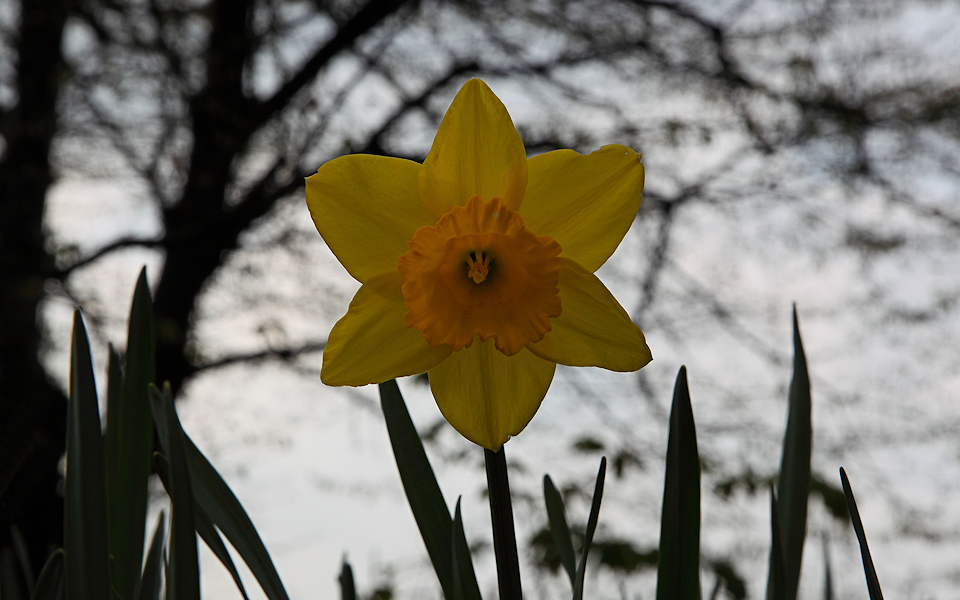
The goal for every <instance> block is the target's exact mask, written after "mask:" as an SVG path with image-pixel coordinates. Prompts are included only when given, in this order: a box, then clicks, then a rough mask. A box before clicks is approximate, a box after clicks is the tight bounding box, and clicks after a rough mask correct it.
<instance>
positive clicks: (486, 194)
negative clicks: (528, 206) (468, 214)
mask: <svg viewBox="0 0 960 600" xmlns="http://www.w3.org/2000/svg"><path fill="white" fill-rule="evenodd" d="M526 187H527V155H526V151H525V150H524V149H523V142H522V141H520V134H518V133H517V129H516V128H515V127H514V126H513V121H511V120H510V115H509V114H507V109H506V108H504V106H503V103H502V102H500V99H499V98H497V97H496V96H495V95H494V93H493V92H492V91H490V88H488V87H487V84H485V83H483V82H482V81H480V80H479V79H471V80H470V81H468V82H466V83H465V84H463V87H462V88H460V92H459V93H458V94H457V96H456V98H454V99H453V103H452V104H451V105H450V108H449V109H447V114H446V115H445V116H444V117H443V121H442V122H441V123H440V129H439V130H438V131H437V137H435V138H434V140H433V147H432V148H431V149H430V153H429V154H428V155H427V159H426V160H425V161H424V162H423V168H422V169H421V170H420V198H421V200H422V201H423V204H424V205H425V206H426V207H427V209H429V210H430V212H432V213H433V215H434V217H436V218H437V219H439V218H440V217H441V216H443V215H444V214H446V213H447V212H449V211H450V209H451V208H453V207H454V206H464V205H465V204H466V203H467V200H469V199H470V198H471V197H473V196H477V195H479V196H480V197H481V198H482V199H483V200H484V201H489V200H492V199H493V198H501V199H502V200H503V202H504V204H506V205H507V207H509V208H511V209H513V210H517V208H518V207H519V206H520V203H521V202H522V201H523V193H524V190H525V189H526Z"/></svg>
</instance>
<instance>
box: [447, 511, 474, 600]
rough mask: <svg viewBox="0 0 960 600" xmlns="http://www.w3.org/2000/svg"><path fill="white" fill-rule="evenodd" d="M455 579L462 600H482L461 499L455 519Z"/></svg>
mask: <svg viewBox="0 0 960 600" xmlns="http://www.w3.org/2000/svg"><path fill="white" fill-rule="evenodd" d="M452 548H453V577H454V580H455V583H456V587H455V588H454V589H455V590H456V591H458V592H459V593H460V596H459V597H460V598H462V600H481V596H480V586H479V585H478V584H477V575H476V572H475V571H474V568H473V557H472V556H471V555H470V546H469V545H468V544H467V535H466V533H465V532H464V531H463V519H462V518H461V516H460V499H459V498H457V508H456V510H455V511H454V517H453V546H452Z"/></svg>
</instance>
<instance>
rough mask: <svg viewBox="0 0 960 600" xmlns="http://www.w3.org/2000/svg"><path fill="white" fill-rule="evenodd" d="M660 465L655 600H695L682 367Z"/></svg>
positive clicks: (689, 443)
mask: <svg viewBox="0 0 960 600" xmlns="http://www.w3.org/2000/svg"><path fill="white" fill-rule="evenodd" d="M666 463H667V466H666V473H665V475H664V487H663V512H662V515H661V519H660V554H659V557H660V558H659V564H658V565H657V600H699V599H700V593H701V592H700V456H699V453H698V450H697V432H696V427H695V424H694V421H693V408H692V406H691V405H690V391H689V388H688V386H687V369H686V367H680V372H679V373H678V374H677V382H676V386H675V387H674V390H673V407H672V408H671V410H670V433H669V435H668V439H667V459H666Z"/></svg>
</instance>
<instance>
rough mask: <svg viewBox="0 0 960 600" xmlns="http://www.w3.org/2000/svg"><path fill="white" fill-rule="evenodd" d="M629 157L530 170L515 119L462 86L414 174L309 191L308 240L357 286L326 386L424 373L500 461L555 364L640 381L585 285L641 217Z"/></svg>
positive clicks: (628, 343) (590, 285)
mask: <svg viewBox="0 0 960 600" xmlns="http://www.w3.org/2000/svg"><path fill="white" fill-rule="evenodd" d="M642 191H643V165H642V164H641V163H640V157H639V156H638V155H637V154H636V153H635V152H634V151H633V150H630V149H629V148H626V147H624V146H604V147H603V148H601V149H600V150H598V151H596V152H594V153H592V154H590V155H587V156H584V155H581V154H578V153H577V152H574V151H572V150H557V151H554V152H548V153H546V154H541V155H539V156H534V157H533V158H530V159H527V156H526V151H525V150H524V147H523V142H521V141H520V136H519V134H518V133H517V130H516V128H515V127H514V125H513V122H512V121H511V119H510V115H509V114H507V110H506V108H504V106H503V104H502V103H501V102H500V100H499V99H498V98H497V97H496V96H495V95H494V94H493V92H492V91H490V88H488V87H487V85H486V84H485V83H483V82H482V81H480V80H478V79H474V80H471V81H468V82H467V83H466V84H464V86H463V88H462V89H461V90H460V92H459V93H458V94H457V96H456V98H455V99H454V100H453V104H452V105H451V106H450V109H449V110H448V111H447V114H446V115H445V116H444V118H443V121H442V123H441V124H440V129H439V131H438V132H437V136H436V138H435V139H434V141H433V147H432V148H431V150H430V153H429V154H428V155H427V158H426V160H425V161H424V163H423V164H422V165H421V164H418V163H416V162H412V161H409V160H403V159H399V158H390V157H382V156H369V155H351V156H343V157H340V158H337V159H334V160H331V161H330V162H328V163H326V164H324V165H323V166H322V167H321V168H320V170H319V171H318V172H317V173H316V174H315V175H313V176H311V177H309V178H307V191H306V194H307V205H308V207H309V208H310V213H311V215H312V216H313V220H314V223H315V224H316V226H317V230H318V231H319V232H320V235H321V236H323V239H324V240H325V241H326V243H327V245H329V247H330V249H331V250H332V251H333V253H334V254H335V255H336V257H337V259H338V260H339V261H340V263H341V264H343V266H344V268H346V269H347V271H348V272H349V273H350V274H351V275H352V276H353V277H354V278H356V279H357V280H358V281H359V282H360V283H361V284H362V286H361V287H360V290H359V291H358V292H357V294H356V296H354V298H353V301H352V302H351V303H350V308H349V309H348V310H347V314H346V315H345V316H344V317H343V318H342V319H340V321H339V322H337V324H336V325H335V326H334V328H333V330H332V331H331V332H330V336H329V338H328V341H327V346H326V349H325V350H324V353H323V368H322V370H321V379H322V380H323V381H324V382H325V383H327V384H328V385H334V386H341V385H350V386H361V385H366V384H370V383H380V382H383V381H387V380H389V379H392V378H395V377H400V376H404V375H414V374H417V373H423V372H427V373H428V375H429V379H430V388H431V389H432V391H433V395H434V398H436V401H437V405H438V406H439V408H440V411H441V412H442V413H443V415H444V417H446V419H447V421H449V422H450V424H451V425H453V427H454V428H456V430H457V431H459V432H460V433H461V434H462V435H463V436H464V437H466V438H467V439H469V440H471V441H473V442H475V443H476V444H479V445H480V446H483V447H485V448H489V449H491V450H494V451H496V450H498V449H499V448H500V446H501V445H502V444H503V443H504V442H505V441H506V440H507V439H508V438H509V437H510V436H512V435H516V434H517V433H519V432H520V431H521V430H522V429H523V428H524V427H526V425H527V423H529V422H530V420H531V419H532V418H533V415H534V413H536V412H537V409H538V408H539V407H540V403H541V401H542V400H543V398H544V396H545V395H546V393H547V389H548V388H549V387H550V382H551V381H552V380H553V374H554V371H555V370H556V366H557V364H561V365H568V366H576V367H584V366H597V367H603V368H605V369H610V370H613V371H635V370H637V369H639V368H641V367H642V366H644V365H645V364H647V363H648V362H649V361H650V360H651V358H652V357H651V354H650V349H649V348H648V347H647V344H646V342H645V340H644V337H643V333H642V332H641V331H640V329H639V328H638V327H637V326H636V325H635V324H634V323H633V322H632V321H631V319H630V317H629V315H627V313H626V311H624V309H623V308H622V307H621V306H620V304H619V303H618V302H617V300H616V299H615V298H614V297H613V295H612V294H611V293H610V292H609V291H608V290H607V288H606V287H604V285H603V284H602V283H601V282H600V280H599V279H597V277H596V276H595V275H594V274H593V273H594V271H596V270H597V269H598V268H599V267H600V266H601V265H602V264H603V263H604V262H606V260H607V258H609V257H610V255H611V254H613V251H614V250H616V248H617V246H618V245H619V244H620V240H622V239H623V236H624V234H626V232H627V230H628V229H629V228H630V225H631V223H632V222H633V219H634V216H635V215H636V213H637V209H638V208H639V206H640V199H641V193H642Z"/></svg>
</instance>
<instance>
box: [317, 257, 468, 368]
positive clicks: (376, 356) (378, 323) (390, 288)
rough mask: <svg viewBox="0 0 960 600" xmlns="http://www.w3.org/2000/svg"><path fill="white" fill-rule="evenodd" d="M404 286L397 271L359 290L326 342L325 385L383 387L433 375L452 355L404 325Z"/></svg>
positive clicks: (374, 279) (374, 280) (377, 277)
mask: <svg viewBox="0 0 960 600" xmlns="http://www.w3.org/2000/svg"><path fill="white" fill-rule="evenodd" d="M402 285H403V277H401V276H400V273H398V272H396V271H393V272H391V273H383V274H381V275H377V276H375V277H371V278H370V279H368V280H367V282H366V283H364V284H363V285H362V286H361V287H360V290H359V291H358V292H357V295H356V296H354V297H353V300H352V301H351V302H350V309H349V310H348V311H347V314H346V315H344V317H343V318H342V319H340V320H339V321H338V322H337V324H336V325H334V327H333V330H332V331H331V332H330V337H329V338H328V339H327V347H326V349H325V350H324V351H323V368H322V369H321V371H320V379H321V380H322V381H323V382H324V383H326V384H327V385H354V386H356V385H366V384H368V383H382V382H384V381H387V380H388V379H393V378H394V377H402V376H404V375H416V374H417V373H423V372H425V371H428V370H430V369H431V368H432V367H434V366H436V364H437V363H439V362H440V361H442V360H443V359H444V358H446V357H447V355H449V354H450V352H451V350H450V347H449V346H437V347H434V348H431V347H430V344H428V343H427V342H426V340H424V339H423V334H422V332H420V331H419V330H416V329H409V328H407V326H406V325H404V324H403V314H404V313H405V312H406V311H407V309H406V307H404V305H403V294H402V293H401V292H400V288H401V286H402Z"/></svg>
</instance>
